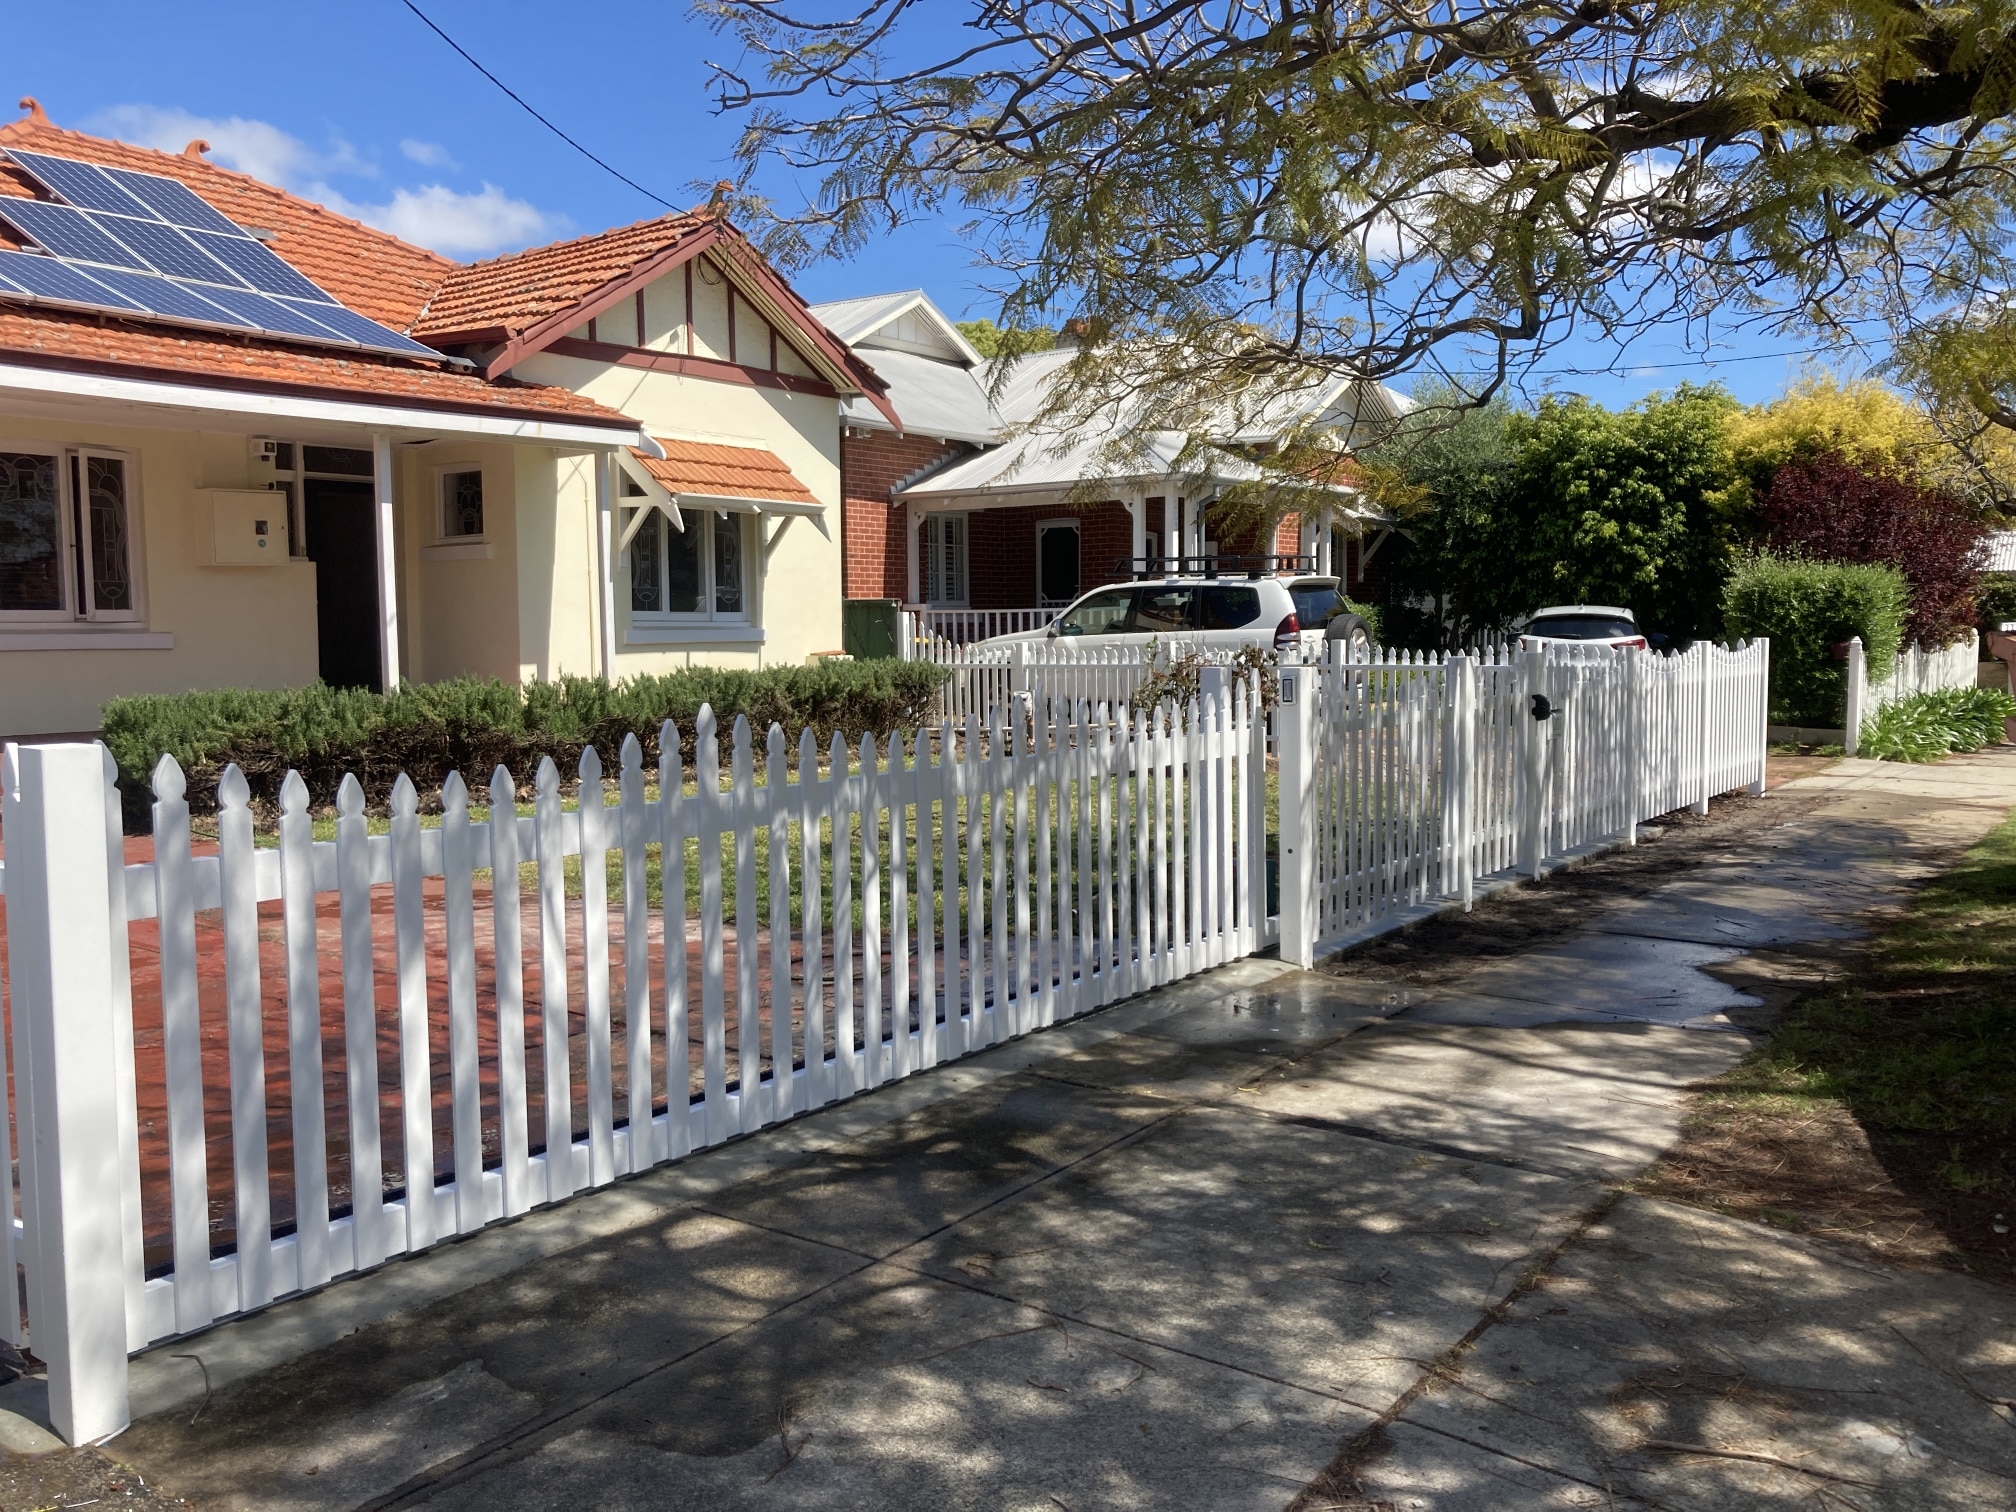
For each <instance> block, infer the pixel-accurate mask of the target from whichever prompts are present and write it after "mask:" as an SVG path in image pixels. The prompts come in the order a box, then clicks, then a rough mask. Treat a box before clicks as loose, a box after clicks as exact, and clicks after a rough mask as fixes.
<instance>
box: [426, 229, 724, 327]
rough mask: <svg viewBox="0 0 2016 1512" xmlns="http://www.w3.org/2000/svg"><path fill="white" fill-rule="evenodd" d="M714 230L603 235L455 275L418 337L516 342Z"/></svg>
mask: <svg viewBox="0 0 2016 1512" xmlns="http://www.w3.org/2000/svg"><path fill="white" fill-rule="evenodd" d="M709 224H711V222H710V221H709V220H708V219H707V218H706V217H705V216H704V215H701V214H698V213H694V212H687V213H684V214H679V215H662V216H660V217H658V219H656V220H648V221H639V222H638V223H637V224H636V225H634V226H619V227H617V228H616V229H615V230H613V231H598V232H596V233H595V234H594V235H592V236H579V237H576V238H575V239H574V240H572V241H564V242H554V243H553V244H552V245H550V246H545V247H533V248H531V249H530V250H528V251H524V252H513V253H511V254H509V255H508V256H505V257H493V258H490V259H489V260H488V261H486V262H479V263H470V264H468V265H467V266H464V267H457V268H454V269H453V270H451V271H450V272H448V273H447V274H446V276H444V277H443V279H442V280H441V286H440V288H439V289H438V290H436V292H435V294H434V297H433V299H432V300H431V301H429V303H428V305H427V308H426V309H425V310H424V311H423V312H422V313H421V315H420V318H419V322H418V323H417V324H416V325H415V326H414V328H413V334H414V335H416V336H418V337H419V338H420V339H421V340H423V341H424V340H426V339H427V337H429V336H430V335H432V336H445V335H449V334H457V335H460V334H466V333H471V332H476V331H502V332H508V333H510V334H512V335H516V334H517V333H518V332H520V331H523V330H527V329H529V328H530V327H532V326H535V325H537V324H538V323H539V322H540V321H542V320H545V319H547V318H548V317H549V316H552V315H557V314H559V313H561V312H562V311H564V310H569V309H572V308H573V307H574V306H575V305H577V304H579V303H580V302H581V301H582V300H584V299H586V298H587V297H588V296H589V295H590V294H592V293H594V292H595V291H596V290H597V289H599V288H601V287H602V286H603V285H604V284H607V283H609V282H611V281H612V280H614V279H618V278H621V277H622V276H623V275H624V274H625V273H628V272H629V271H630V270H631V269H632V268H634V267H636V266H637V265H638V264H639V263H641V262H643V261H644V260H645V259H646V258H649V257H655V256H657V254H659V253H660V252H663V251H666V250H667V249H668V248H671V247H676V246H677V245H678V244H679V243H681V242H683V241H685V240H686V239H687V238H688V237H690V236H692V235H694V234H695V233H697V232H699V231H700V230H702V229H703V228H705V227H706V226H708V225H709Z"/></svg>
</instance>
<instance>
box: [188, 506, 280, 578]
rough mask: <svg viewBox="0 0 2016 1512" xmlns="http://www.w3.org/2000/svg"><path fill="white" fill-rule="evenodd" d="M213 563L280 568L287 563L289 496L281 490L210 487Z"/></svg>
mask: <svg viewBox="0 0 2016 1512" xmlns="http://www.w3.org/2000/svg"><path fill="white" fill-rule="evenodd" d="M204 493H205V494H206V495H207V497H208V499H209V501H210V536H211V538H210V564H211V565H212V566H213V567H278V566H281V565H282V564H284V563H285V562H286V561H287V557H288V547H287V495H286V494H284V493H282V492H280V491H279V490H278V489H263V488H211V489H206V490H204Z"/></svg>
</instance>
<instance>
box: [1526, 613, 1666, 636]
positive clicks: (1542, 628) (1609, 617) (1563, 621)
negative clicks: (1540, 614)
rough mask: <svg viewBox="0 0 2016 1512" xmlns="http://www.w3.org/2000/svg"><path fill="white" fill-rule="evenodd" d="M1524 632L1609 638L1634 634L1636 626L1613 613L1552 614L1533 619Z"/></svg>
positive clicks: (1542, 634) (1529, 633) (1540, 634)
mask: <svg viewBox="0 0 2016 1512" xmlns="http://www.w3.org/2000/svg"><path fill="white" fill-rule="evenodd" d="M1526 633H1527V634H1528V635H1539V636H1545V637H1547V638H1548V639H1550V640H1609V639H1611V638H1612V637H1613V636H1619V635H1636V634H1637V633H1638V627H1637V626H1636V625H1634V624H1632V623H1631V621H1629V620H1627V619H1619V618H1618V617H1617V616H1616V615H1614V614H1554V615H1548V616H1547V617H1545V618H1544V619H1536V620H1534V621H1533V622H1532V623H1531V624H1530V625H1528V626H1527V627H1526Z"/></svg>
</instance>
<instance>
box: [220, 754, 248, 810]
mask: <svg viewBox="0 0 2016 1512" xmlns="http://www.w3.org/2000/svg"><path fill="white" fill-rule="evenodd" d="M251 802H252V784H251V783H249V782H247V781H246V780H245V774H244V773H243V772H241V771H239V770H238V763H237V762H235V761H233V762H231V763H229V764H227V765H226V766H225V768H224V775H223V776H222V777H219V778H218V779H217V807H218V808H219V809H220V810H222V811H223V812H225V813H227V814H235V813H236V812H237V811H238V810H240V809H242V808H244V807H246V806H247V805H248V804H250V803H251Z"/></svg>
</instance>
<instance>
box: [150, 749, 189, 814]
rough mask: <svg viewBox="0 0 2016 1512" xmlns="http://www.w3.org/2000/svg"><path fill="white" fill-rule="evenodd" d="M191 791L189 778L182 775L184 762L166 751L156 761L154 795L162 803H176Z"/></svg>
mask: <svg viewBox="0 0 2016 1512" xmlns="http://www.w3.org/2000/svg"><path fill="white" fill-rule="evenodd" d="M188 791H189V779H188V778H186V777H184V776H183V775H182V763H181V762H179V761H177V760H176V759H175V758H174V757H173V756H171V755H169V754H168V753H167V752H166V751H163V752H162V753H161V759H160V760H159V761H157V762H155V763H154V797H155V798H156V799H157V800H158V801H159V802H162V803H175V802H177V801H179V800H180V799H181V797H182V796H183V795H184V794H185V793H187V792H188Z"/></svg>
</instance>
